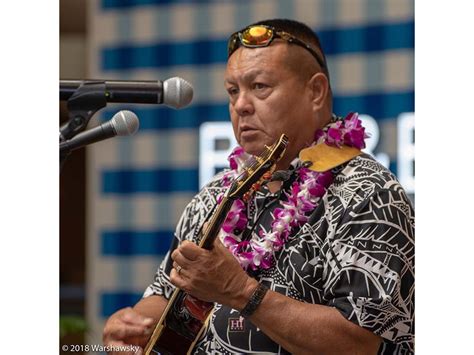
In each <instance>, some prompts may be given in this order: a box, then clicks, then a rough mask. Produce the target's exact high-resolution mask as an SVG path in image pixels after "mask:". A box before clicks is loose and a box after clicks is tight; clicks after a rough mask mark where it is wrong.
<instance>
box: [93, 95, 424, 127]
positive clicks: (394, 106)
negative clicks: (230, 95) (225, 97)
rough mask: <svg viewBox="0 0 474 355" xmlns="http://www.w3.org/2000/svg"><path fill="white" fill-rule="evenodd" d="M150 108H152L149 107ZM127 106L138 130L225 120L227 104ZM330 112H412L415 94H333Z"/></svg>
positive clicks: (106, 113)
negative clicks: (165, 106) (180, 106)
mask: <svg viewBox="0 0 474 355" xmlns="http://www.w3.org/2000/svg"><path fill="white" fill-rule="evenodd" d="M150 107H153V108H150ZM125 108H127V109H131V110H132V111H133V112H135V113H136V114H137V116H138V118H139V119H140V132H143V131H149V130H169V129H181V128H195V129H197V128H199V126H200V125H201V124H202V123H203V122H218V121H229V107H228V104H227V102H225V103H215V104H201V105H192V106H191V107H189V108H186V109H183V110H174V109H170V108H164V107H159V108H156V106H146V105H140V106H139V105H137V106H134V107H133V108H130V105H129V106H127V107H125V106H124V107H123V109H125ZM333 108H334V112H335V113H337V114H339V115H341V116H342V115H345V114H347V113H348V112H350V111H356V112H359V113H360V114H367V115H370V116H372V117H374V118H375V119H376V120H380V119H385V118H395V117H397V116H398V115H399V114H400V113H401V112H414V109H415V93H414V92H413V91H408V92H395V93H377V94H366V95H354V96H335V97H334V105H333ZM120 109H121V108H120V107H117V106H115V107H114V109H111V108H108V109H107V110H106V111H104V115H102V117H103V119H104V120H105V119H110V117H112V116H113V115H114V114H115V113H116V112H117V110H120Z"/></svg>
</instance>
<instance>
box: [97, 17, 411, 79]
mask: <svg viewBox="0 0 474 355" xmlns="http://www.w3.org/2000/svg"><path fill="white" fill-rule="evenodd" d="M319 36H320V39H321V43H322V46H323V48H324V51H325V53H326V55H334V54H340V53H355V52H376V51H382V50H389V49H400V48H413V46H414V22H413V21H410V22H405V23H395V24H381V25H368V26H360V27H352V28H343V29H340V28H339V29H329V30H321V31H319ZM226 61H227V37H226V38H221V39H218V40H211V39H198V40H195V41H192V42H168V43H158V44H154V45H133V44H129V45H121V46H117V47H109V48H104V49H102V52H101V67H102V70H104V71H106V70H124V69H135V68H141V69H143V68H163V67H169V66H177V65H202V64H213V63H225V62H226ZM330 64H331V63H329V65H330Z"/></svg>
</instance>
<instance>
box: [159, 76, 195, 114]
mask: <svg viewBox="0 0 474 355" xmlns="http://www.w3.org/2000/svg"><path fill="white" fill-rule="evenodd" d="M193 90H194V89H193V86H192V85H191V84H190V83H188V82H187V81H186V80H184V79H183V78H179V77H173V78H170V79H167V80H165V81H164V82H163V103H164V104H165V105H168V106H171V107H174V108H182V107H184V106H187V105H188V104H189V103H190V102H191V100H192V99H193Z"/></svg>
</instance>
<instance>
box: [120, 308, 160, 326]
mask: <svg viewBox="0 0 474 355" xmlns="http://www.w3.org/2000/svg"><path fill="white" fill-rule="evenodd" d="M121 319H122V321H124V322H125V323H128V324H130V325H141V326H145V327H149V326H151V325H152V324H153V322H154V321H153V318H149V317H144V316H142V315H141V314H140V313H138V312H136V311H134V310H133V309H132V308H127V309H126V310H125V311H124V312H123V313H122V316H121Z"/></svg>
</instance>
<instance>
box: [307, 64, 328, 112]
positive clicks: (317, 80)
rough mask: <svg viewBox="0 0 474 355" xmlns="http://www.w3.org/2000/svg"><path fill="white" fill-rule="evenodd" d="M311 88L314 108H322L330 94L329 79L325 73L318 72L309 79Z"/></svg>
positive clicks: (316, 109) (317, 109)
mask: <svg viewBox="0 0 474 355" xmlns="http://www.w3.org/2000/svg"><path fill="white" fill-rule="evenodd" d="M308 85H309V89H310V92H311V95H312V97H311V100H312V102H313V110H315V111H319V110H321V109H322V108H323V107H324V105H325V104H326V101H327V99H328V95H329V81H328V78H327V77H326V75H324V73H321V72H319V73H316V74H314V75H313V76H312V77H311V79H309V81H308Z"/></svg>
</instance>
